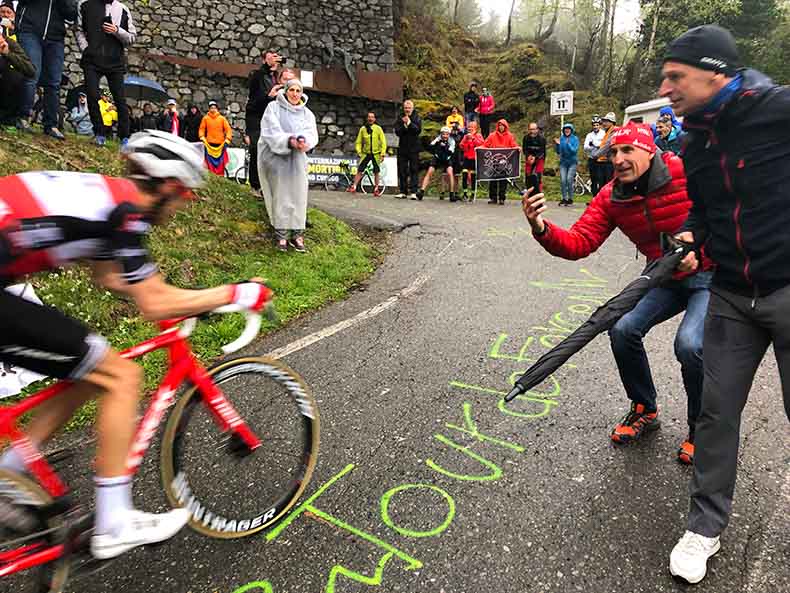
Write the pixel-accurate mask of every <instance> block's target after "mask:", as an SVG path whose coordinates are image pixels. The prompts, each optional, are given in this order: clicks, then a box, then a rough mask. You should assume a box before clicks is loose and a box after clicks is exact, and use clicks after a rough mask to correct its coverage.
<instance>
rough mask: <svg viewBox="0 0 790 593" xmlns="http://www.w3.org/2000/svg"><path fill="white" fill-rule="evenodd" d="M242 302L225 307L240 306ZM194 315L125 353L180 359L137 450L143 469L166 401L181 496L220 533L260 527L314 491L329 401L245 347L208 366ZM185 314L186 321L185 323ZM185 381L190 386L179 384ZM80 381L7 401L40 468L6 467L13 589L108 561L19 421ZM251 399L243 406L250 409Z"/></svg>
mask: <svg viewBox="0 0 790 593" xmlns="http://www.w3.org/2000/svg"><path fill="white" fill-rule="evenodd" d="M238 310H239V309H238V308H237V307H236V306H233V305H231V306H226V307H222V308H220V309H217V311H215V312H217V313H228V312H234V311H238ZM196 323H197V321H196V319H195V318H189V319H186V318H182V319H174V320H169V321H162V322H160V323H159V326H160V329H161V330H162V331H161V333H160V334H159V335H158V336H156V337H154V338H152V339H150V340H146V341H145V342H142V343H141V344H138V345H137V346H134V347H132V348H129V349H128V350H125V351H123V352H122V353H121V355H122V356H123V357H125V358H137V357H140V356H143V355H145V354H148V353H150V352H154V351H156V350H160V349H166V350H167V351H168V355H169V356H168V360H169V368H168V371H167V373H166V375H165V377H164V379H163V380H162V383H161V385H160V387H159V389H158V390H157V391H156V392H155V393H154V395H153V396H152V397H151V399H150V401H149V403H148V407H147V410H146V412H145V415H144V416H143V418H142V420H141V421H140V424H139V425H138V427H137V430H136V433H135V437H134V440H133V444H132V447H131V449H130V452H129V457H128V459H127V468H128V469H129V472H130V473H132V474H133V473H136V471H137V468H138V467H139V465H140V462H141V461H142V458H143V456H144V454H145V452H146V450H147V449H148V446H149V444H150V442H151V439H152V438H153V437H154V435H155V434H156V432H157V428H158V426H159V424H160V423H161V421H162V419H163V417H164V414H165V411H166V410H167V409H168V408H169V407H170V406H171V405H172V404H173V403H175V404H176V405H175V408H174V409H173V411H172V412H171V413H170V417H169V419H168V421H167V425H166V427H165V431H164V435H163V437H162V447H161V460H160V463H161V475H162V481H163V485H164V488H165V492H166V495H167V499H168V501H169V502H170V504H171V505H173V506H176V507H185V508H187V509H188V510H189V511H190V512H191V518H190V521H189V525H190V526H191V527H192V528H193V529H194V530H196V531H198V532H200V533H202V534H204V535H208V536H210V537H217V538H238V537H244V536H247V535H251V534H253V533H256V532H259V531H261V530H263V529H266V528H267V527H269V526H271V525H272V524H273V523H275V522H276V521H278V520H279V519H281V518H282V517H283V516H284V515H285V514H286V513H287V511H288V510H289V509H290V508H291V507H292V506H293V505H294V504H295V503H296V501H297V500H298V498H299V497H300V496H301V494H302V492H303V491H304V489H305V487H306V486H307V483H308V482H309V481H310V477H311V475H312V472H313V468H314V467H315V463H316V458H317V455H318V441H319V421H318V409H317V406H316V403H315V400H314V399H313V396H312V395H311V393H310V389H309V388H308V386H307V385H306V384H305V383H304V381H303V380H302V378H301V377H299V375H298V374H296V373H295V372H294V371H293V370H291V369H290V368H288V367H287V366H285V365H284V364H282V363H280V362H276V361H274V360H269V359H266V358H259V357H238V358H232V359H229V360H225V361H222V362H220V363H218V364H216V365H214V366H212V367H210V368H208V369H205V368H204V367H203V366H201V365H200V363H198V362H197V360H196V359H195V357H194V355H193V353H192V350H191V348H190V345H189V341H188V337H189V335H190V334H191V333H192V331H193V329H194V328H195V325H196ZM179 324H180V325H179ZM259 328H260V316H259V315H257V314H251V313H247V324H246V326H245V328H244V331H243V332H242V334H241V336H240V337H239V338H238V339H237V340H236V341H234V342H233V343H231V344H228V345H227V346H225V347H224V348H223V351H224V352H225V353H226V354H227V353H231V352H235V351H237V350H239V349H241V348H243V347H244V346H245V345H246V344H248V343H249V342H250V341H252V339H254V338H255V336H256V335H257V333H258V330H259ZM184 384H186V387H187V388H186V390H184V391H183V392H182V393H181V394H180V395H179V396H176V395H175V394H176V391H177V390H178V389H179V388H180V386H182V385H184ZM69 386H70V383H68V382H59V383H56V384H55V385H52V386H50V387H48V388H46V389H44V390H42V391H40V392H38V393H36V394H34V395H31V396H29V397H27V398H26V399H24V400H22V401H20V402H18V403H16V404H14V405H11V406H7V407H3V408H0V439H3V440H10V441H11V442H12V444H13V446H15V447H17V449H18V450H19V451H20V452H22V453H23V454H24V457H25V460H26V463H27V466H28V470H29V474H30V477H25V476H22V475H19V474H16V473H13V472H9V471H4V470H0V584H9V585H11V590H13V591H23V590H30V589H24V587H25V586H27V585H29V584H30V583H31V581H34V582H35V587H36V588H35V589H34V590H35V591H38V592H52V593H54V592H59V591H61V590H62V589H63V587H64V585H65V583H66V580H67V578H68V577H69V573H70V569H71V567H72V565H74V566H75V570H74V572H76V573H78V574H79V573H83V574H85V573H87V572H89V571H91V570H92V569H93V568H95V564H97V563H98V562H99V561H96V560H92V559H91V558H90V556H89V543H90V530H91V527H92V519H91V516H90V515H88V514H87V513H86V511H85V509H84V507H80V506H78V505H76V503H75V501H74V500H73V499H72V497H71V496H70V495H69V490H68V487H67V486H66V485H65V483H64V482H63V481H62V480H61V479H60V478H59V477H58V475H57V473H56V472H55V471H54V470H53V469H52V467H51V466H50V461H52V460H51V459H50V460H47V459H45V458H44V457H42V456H41V455H40V454H39V453H38V452H37V451H36V449H35V448H34V446H33V445H32V443H31V442H30V441H28V440H27V439H26V437H25V436H24V434H23V433H22V432H21V431H20V430H19V428H18V425H17V422H18V420H19V418H20V417H21V416H22V415H23V414H25V413H26V412H28V411H30V410H32V409H33V408H35V407H36V406H39V405H40V404H42V403H43V402H45V401H47V400H49V399H51V398H53V397H56V396H57V395H58V394H60V393H61V392H62V391H64V390H65V389H67V388H68V387H69ZM242 408H243V409H242Z"/></svg>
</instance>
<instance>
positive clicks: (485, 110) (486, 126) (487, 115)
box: [476, 88, 496, 138]
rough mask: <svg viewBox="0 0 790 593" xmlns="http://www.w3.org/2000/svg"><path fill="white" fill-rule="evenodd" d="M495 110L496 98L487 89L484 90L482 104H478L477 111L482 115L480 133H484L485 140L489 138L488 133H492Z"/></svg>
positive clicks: (481, 98)
mask: <svg viewBox="0 0 790 593" xmlns="http://www.w3.org/2000/svg"><path fill="white" fill-rule="evenodd" d="M494 109H496V101H494V96H493V95H492V94H491V93H489V92H488V89H487V88H483V94H482V95H480V103H478V105H477V110H476V111H477V113H478V114H479V115H480V131H481V132H482V133H483V137H484V138H487V137H488V133H489V132H490V131H491V120H492V119H494Z"/></svg>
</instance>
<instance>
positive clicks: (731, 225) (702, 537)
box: [659, 25, 790, 591]
mask: <svg viewBox="0 0 790 593" xmlns="http://www.w3.org/2000/svg"><path fill="white" fill-rule="evenodd" d="M662 75H663V82H662V84H661V88H660V90H659V95H661V96H662V97H668V98H669V99H670V100H671V101H672V105H673V107H674V108H675V110H676V111H677V113H678V114H680V115H683V116H684V120H683V128H684V131H685V132H686V133H687V134H688V135H687V138H686V141H685V143H684V148H683V163H684V165H685V168H686V172H687V175H688V187H689V197H690V198H691V201H692V207H691V210H690V212H689V216H688V220H687V221H686V223H685V225H684V226H683V231H684V232H683V233H681V234H680V235H679V238H680V239H681V240H685V241H694V242H699V243H701V242H703V241H704V242H705V252H706V253H708V254H709V255H710V256H711V258H712V259H713V261H714V263H715V264H716V270H715V272H714V275H713V280H712V283H711V290H710V293H711V294H710V303H709V305H708V308H707V317H706V318H705V325H704V328H705V329H704V332H705V334H704V335H705V337H704V357H703V373H704V381H703V388H702V389H703V393H702V411H701V413H700V417H699V420H698V421H697V430H696V449H697V455H696V456H695V458H694V468H693V473H692V478H691V486H690V489H689V490H690V495H691V501H690V507H689V514H688V522H687V524H686V531H685V533H684V534H683V536H682V537H681V538H680V541H678V543H677V544H676V545H675V547H674V549H673V550H672V553H671V555H670V558H669V570H670V572H671V573H672V574H673V575H675V576H678V577H681V578H683V579H685V580H686V581H688V582H689V583H698V582H699V581H701V580H702V579H704V578H705V575H706V573H707V562H708V558H710V557H711V556H713V555H714V554H716V553H717V552H718V551H719V550H720V548H721V541H720V536H721V534H722V532H723V531H724V530H725V529H726V527H727V525H728V523H729V518H730V513H731V512H732V503H733V496H734V492H735V483H736V474H737V469H738V465H739V463H738V462H739V454H738V448H739V444H740V438H741V418H742V414H743V410H744V408H745V406H746V402H747V399H748V396H749V391H750V390H751V386H752V382H753V380H754V375H755V372H756V371H757V369H758V367H759V366H760V363H761V361H762V359H763V357H764V356H765V353H766V351H767V349H768V347H769V346H771V345H772V346H773V351H774V356H775V358H776V362H777V365H778V367H779V375H780V378H781V383H782V396H783V398H784V411H785V414H786V416H787V418H788V419H790V383H789V382H788V378H790V342H789V341H788V337H790V266H788V263H787V262H788V261H789V260H790V242H788V240H787V230H788V228H789V227H790V209H788V207H787V205H788V193H789V192H790V167H788V166H787V162H788V157H790V151H789V150H788V148H790V146H789V145H788V142H787V139H788V123H789V122H790V89H788V87H783V86H779V85H777V84H776V83H774V82H773V81H772V80H771V79H769V78H768V77H767V76H765V75H764V74H763V73H762V72H758V71H756V70H753V69H751V68H741V61H740V56H739V54H738V49H737V46H736V44H735V39H734V38H733V36H732V35H731V34H730V33H729V32H728V31H727V30H725V29H722V28H720V27H717V26H715V25H704V26H701V27H696V28H694V29H691V30H689V31H687V32H686V33H684V34H683V35H681V36H680V37H678V38H677V39H675V40H674V41H673V42H672V43H671V44H670V45H669V47H668V48H667V53H666V57H665V58H664V64H663V68H662ZM698 266H699V264H698V262H697V257H696V256H695V255H692V254H690V255H689V256H688V257H687V258H686V259H685V260H684V261H683V262H682V264H681V269H683V270H693V269H696V268H697V267H698ZM769 395H774V394H769ZM770 422H772V423H773V424H777V425H778V424H779V423H781V422H782V419H781V418H780V417H778V416H772V417H771V420H770ZM786 427H787V425H785V430H786ZM780 431H781V427H780ZM784 434H785V435H786V434H787V433H786V432H785V433H784ZM777 436H778V437H779V440H778V441H777V442H775V446H777V447H780V448H781V447H782V446H783V443H785V445H784V446H786V442H787V441H786V440H785V441H783V440H782V434H781V432H780V433H778V434H777ZM745 444H746V443H745V440H744V445H745ZM786 453H787V450H786V449H785V450H784V454H785V459H786ZM784 468H785V469H786V468H787V465H786V464H785V465H784ZM783 471H784V470H783ZM785 475H786V474H785ZM781 479H783V478H780V477H777V481H778V480H781ZM743 494H750V493H749V492H744V493H743ZM776 505H777V507H776V508H777V514H776V517H775V518H776V521H773V520H769V521H768V523H767V526H768V529H767V531H766V533H767V535H768V536H769V537H770V536H775V535H779V537H780V538H781V537H782V534H781V532H780V531H778V530H775V529H774V527H776V525H778V524H781V522H782V521H783V520H782V519H781V517H783V516H784V517H786V516H787V501H786V500H782V498H781V495H780V496H779V498H778V499H777V500H776ZM747 508H748V507H747ZM781 509H784V511H782V510H781ZM752 519H753V518H748V517H744V518H743V519H741V524H742V526H743V527H746V524H747V523H751V521H752ZM776 543H777V544H779V546H780V547H781V545H782V544H781V541H780V540H777V542H776ZM768 545H769V546H770V545H771V543H770V542H769V543H768ZM777 549H779V548H777ZM780 556H781V553H780ZM780 556H777V559H779V558H780ZM729 559H733V560H734V558H732V557H731V556H730V557H729ZM721 562H725V560H721ZM776 566H777V567H780V566H785V567H786V566H787V563H786V561H783V560H779V563H778V564H777V565H776ZM766 584H767V582H766ZM780 588H781V587H780ZM757 589H758V590H760V589H762V588H761V587H759V586H758V587H757ZM769 589H770V587H766V588H765V589H762V590H764V591H768V590H769Z"/></svg>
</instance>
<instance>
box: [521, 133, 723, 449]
mask: <svg viewBox="0 0 790 593" xmlns="http://www.w3.org/2000/svg"><path fill="white" fill-rule="evenodd" d="M610 150H611V153H610V157H611V162H612V165H613V166H614V179H613V180H612V181H610V182H609V183H607V184H606V185H605V186H603V188H602V189H601V191H600V192H599V193H598V195H597V196H595V198H593V200H592V202H590V205H589V206H588V207H587V209H586V210H585V211H584V213H583V214H582V215H581V217H580V218H579V220H577V221H576V222H575V223H574V224H573V226H572V227H571V228H570V229H569V230H565V229H563V228H561V227H559V226H557V225H556V224H554V223H552V222H549V221H548V220H545V219H544V218H543V213H544V212H545V211H546V201H545V199H544V197H543V194H536V195H531V194H530V193H527V194H526V195H525V197H524V201H523V209H524V214H525V216H526V217H527V220H528V221H529V224H530V226H531V227H532V233H533V236H534V237H535V239H537V241H538V243H540V244H541V245H542V246H543V248H544V249H546V251H548V252H549V253H551V254H552V255H556V256H558V257H562V258H565V259H571V260H576V259H581V258H583V257H587V256H588V255H590V254H591V253H593V252H594V251H596V250H597V249H598V248H599V247H600V246H601V245H603V243H604V241H606V238H607V237H608V236H609V235H610V234H611V233H612V231H614V230H615V229H616V228H619V229H620V230H621V231H622V232H623V234H625V235H626V236H627V237H628V238H629V239H630V240H631V241H632V242H633V243H634V244H635V245H636V248H637V249H638V250H639V251H640V252H641V253H642V254H643V255H645V257H646V258H647V260H648V261H651V260H654V259H656V258H658V257H661V236H660V235H661V233H670V234H673V233H676V232H677V231H678V230H679V229H680V227H681V226H682V224H683V223H684V222H685V220H686V217H687V215H688V211H689V209H690V208H691V201H690V199H689V197H688V195H687V194H686V175H685V172H684V170H683V161H681V159H680V158H679V157H677V156H675V155H674V154H673V153H671V152H666V153H662V152H661V151H660V150H658V149H657V148H656V145H655V142H654V140H653V132H652V130H651V129H650V128H649V127H648V126H646V125H637V124H629V125H627V126H624V127H622V128H620V129H619V130H617V131H616V132H614V134H613V135H612V141H611V149H610ZM711 267H712V264H711V262H710V260H708V259H707V258H705V257H703V264H702V265H701V266H700V268H699V270H700V271H699V272H697V273H696V274H693V275H687V274H681V273H678V274H677V275H676V276H675V278H674V279H673V280H672V281H671V283H669V284H667V285H665V286H661V287H658V288H654V289H653V290H651V291H650V292H648V293H647V294H646V295H645V296H644V297H642V299H641V300H640V301H639V303H638V304H637V305H636V307H635V308H634V309H633V310H632V311H630V312H629V313H627V314H626V315H624V316H623V317H622V318H620V320H619V321H618V322H617V323H616V324H615V326H614V327H613V328H612V329H611V330H610V331H609V336H610V339H611V344H612V352H613V353H614V357H615V360H616V362H617V368H618V369H619V371H620V378H621V380H622V382H623V386H624V387H625V391H626V394H627V395H628V398H629V399H630V400H631V409H630V410H629V412H628V413H627V414H626V415H625V417H624V418H623V419H622V420H621V421H620V422H619V423H618V424H617V425H616V426H615V427H614V429H613V430H612V433H611V438H612V440H613V441H614V442H615V443H629V442H632V441H635V440H636V439H638V438H639V437H640V436H642V435H643V434H644V433H645V432H648V431H651V430H655V429H656V428H658V427H659V424H660V421H659V418H658V406H657V403H656V388H655V385H654V383H653V378H652V376H651V373H650V365H649V364H648V360H647V354H646V352H645V349H644V346H643V344H642V339H643V338H644V337H645V335H646V334H647V332H649V331H650V329H651V328H653V327H654V326H656V325H658V324H659V323H662V322H664V321H667V320H668V319H671V318H672V317H674V316H675V315H677V314H679V313H681V312H683V311H684V310H685V312H686V313H685V315H684V316H683V320H682V321H681V322H680V326H679V327H678V331H677V335H676V336H675V356H676V358H677V359H678V362H680V369H681V374H682V377H683V385H684V387H685V390H686V395H687V397H688V409H687V412H688V425H689V434H688V437H687V438H686V439H685V440H684V441H683V442H682V444H681V446H680V448H679V450H678V459H679V460H680V461H681V462H683V463H686V464H690V463H692V462H693V459H694V429H695V426H696V421H697V417H698V416H699V413H700V402H701V399H702V377H703V374H702V336H703V327H704V320H705V312H706V310H707V308H708V299H709V297H710V293H709V291H708V286H709V285H710V281H711V277H712V271H711Z"/></svg>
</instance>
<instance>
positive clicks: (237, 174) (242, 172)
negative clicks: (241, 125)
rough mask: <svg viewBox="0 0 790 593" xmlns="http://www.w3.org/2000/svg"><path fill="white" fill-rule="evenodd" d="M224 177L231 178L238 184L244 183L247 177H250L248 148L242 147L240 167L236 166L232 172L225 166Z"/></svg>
mask: <svg viewBox="0 0 790 593" xmlns="http://www.w3.org/2000/svg"><path fill="white" fill-rule="evenodd" d="M225 177H226V178H227V179H232V180H233V181H235V182H236V183H238V184H239V185H246V184H247V182H248V180H249V177H250V149H249V148H245V149H244V164H243V165H242V166H241V167H238V168H237V169H236V170H235V171H234V172H233V173H232V174H231V172H230V171H229V170H228V168H227V167H225Z"/></svg>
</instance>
